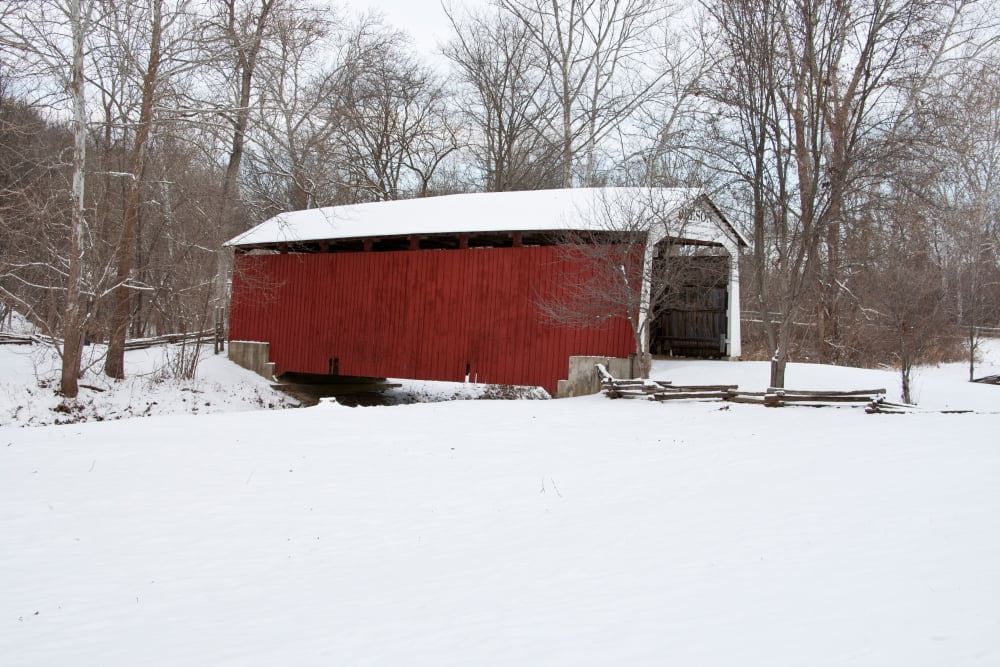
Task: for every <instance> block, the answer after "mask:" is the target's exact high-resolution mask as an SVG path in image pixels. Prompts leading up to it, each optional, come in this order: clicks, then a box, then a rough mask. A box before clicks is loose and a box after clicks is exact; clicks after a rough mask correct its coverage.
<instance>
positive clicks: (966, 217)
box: [920, 57, 1000, 381]
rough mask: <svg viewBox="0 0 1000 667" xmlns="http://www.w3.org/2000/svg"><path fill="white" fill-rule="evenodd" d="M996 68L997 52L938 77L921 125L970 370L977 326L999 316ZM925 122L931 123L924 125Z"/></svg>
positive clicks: (999, 97) (999, 86)
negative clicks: (929, 140) (928, 139)
mask: <svg viewBox="0 0 1000 667" xmlns="http://www.w3.org/2000/svg"><path fill="white" fill-rule="evenodd" d="M998 72H1000V69H998V64H997V61H996V58H995V57H993V58H989V59H987V60H985V61H984V62H982V63H970V67H968V68H967V69H965V70H964V71H962V72H961V73H960V74H959V75H958V76H956V77H953V78H952V79H951V80H949V81H946V82H942V84H941V85H940V86H939V91H938V92H939V94H938V95H935V96H933V97H932V99H931V101H930V103H929V104H927V105H926V106H925V107H924V108H923V112H924V114H925V115H926V119H925V122H924V123H922V124H921V126H920V129H921V130H922V131H924V132H925V133H926V134H925V136H926V135H928V134H929V135H930V136H934V137H936V138H937V139H938V141H937V142H936V143H935V145H934V154H933V155H931V156H926V158H925V159H924V160H923V161H922V164H923V165H928V168H930V169H934V170H935V173H934V179H933V183H934V186H935V187H934V188H933V193H932V194H931V195H930V197H931V198H932V199H933V200H934V201H935V202H936V209H937V212H938V217H939V219H940V220H941V225H940V226H941V229H940V235H941V238H942V239H943V240H944V242H945V243H946V247H945V251H944V254H945V256H946V263H947V267H946V268H947V269H948V274H949V282H950V283H951V289H952V290H953V291H954V297H953V298H954V299H955V300H956V305H957V309H956V310H957V313H956V318H957V320H958V324H959V325H960V327H961V328H962V329H963V330H964V332H965V339H966V344H967V346H968V352H969V380H970V381H971V380H973V379H974V376H975V364H976V352H977V348H978V346H979V335H980V330H981V328H982V327H991V326H995V325H996V324H997V323H998V322H1000V218H998V216H997V210H998V207H1000V75H998ZM927 126H930V127H927Z"/></svg>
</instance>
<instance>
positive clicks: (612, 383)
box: [597, 365, 891, 411]
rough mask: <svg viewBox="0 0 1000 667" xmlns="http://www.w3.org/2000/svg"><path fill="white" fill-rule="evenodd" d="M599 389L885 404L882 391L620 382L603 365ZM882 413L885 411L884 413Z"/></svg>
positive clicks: (761, 401) (622, 393)
mask: <svg viewBox="0 0 1000 667" xmlns="http://www.w3.org/2000/svg"><path fill="white" fill-rule="evenodd" d="M597 369H598V373H599V374H600V376H601V389H602V391H603V392H604V395H605V396H607V397H608V398H645V399H646V400H650V401H671V400H697V401H729V402H732V403H751V404H755V405H763V406H765V407H769V408H780V407H784V406H786V405H801V406H811V407H834V406H836V407H850V406H857V407H871V406H872V405H874V404H879V405H886V407H887V408H888V406H889V405H891V404H885V403H884V400H885V394H886V391H885V389H884V388H879V389H857V390H852V391H833V390H829V391H827V390H819V391H810V390H803V389H785V388H779V387H769V388H768V389H767V391H740V390H739V387H738V386H737V385H734V384H733V385H728V384H706V385H675V384H673V383H671V382H669V381H665V380H621V379H618V378H615V377H612V376H611V374H610V373H608V371H607V369H606V368H604V366H602V365H598V366H597ZM885 411H888V409H887V410H885Z"/></svg>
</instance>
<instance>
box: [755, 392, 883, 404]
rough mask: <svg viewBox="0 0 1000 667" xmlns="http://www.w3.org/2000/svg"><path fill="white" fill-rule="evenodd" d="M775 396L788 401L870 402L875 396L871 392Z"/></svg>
mask: <svg viewBox="0 0 1000 667" xmlns="http://www.w3.org/2000/svg"><path fill="white" fill-rule="evenodd" d="M774 396H775V397H777V398H778V399H779V400H781V401H784V402H787V403H869V402H871V400H872V398H873V396H872V395H871V394H864V395H861V394H858V395H851V396H838V395H826V394H814V395H809V396H805V395H801V396H800V395H797V394H793V395H789V394H774Z"/></svg>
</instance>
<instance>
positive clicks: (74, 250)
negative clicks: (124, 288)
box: [59, 0, 87, 398]
mask: <svg viewBox="0 0 1000 667" xmlns="http://www.w3.org/2000/svg"><path fill="white" fill-rule="evenodd" d="M80 1H81V0H70V20H71V22H72V26H71V28H72V32H73V65H72V67H73V71H72V74H71V81H70V90H71V92H72V96H73V202H72V213H71V219H70V250H69V270H68V273H67V277H66V304H65V313H64V317H63V354H62V376H61V378H60V383H59V390H60V391H61V392H62V394H63V396H65V397H66V398H76V396H77V394H78V393H79V390H80V389H79V386H78V381H79V377H80V357H81V353H82V347H83V319H84V318H83V313H82V312H81V311H80V296H81V292H82V285H83V242H84V238H85V236H84V235H85V233H86V229H85V226H84V217H83V210H84V209H83V205H84V199H83V195H84V171H85V166H86V155H87V124H86V123H87V114H86V108H85V97H84V89H83V87H84V78H83V24H82V13H81V11H80Z"/></svg>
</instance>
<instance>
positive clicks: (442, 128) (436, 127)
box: [339, 33, 456, 201]
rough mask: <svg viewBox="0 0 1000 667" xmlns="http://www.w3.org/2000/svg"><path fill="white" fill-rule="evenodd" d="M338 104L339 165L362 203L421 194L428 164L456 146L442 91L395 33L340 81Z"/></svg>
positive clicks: (429, 174)
mask: <svg viewBox="0 0 1000 667" xmlns="http://www.w3.org/2000/svg"><path fill="white" fill-rule="evenodd" d="M342 105H343V106H342V109H343V112H344V115H343V116H342V119H343V126H342V133H341V134H340V139H339V142H340V145H341V147H342V150H343V158H344V167H345V169H346V170H347V173H348V178H349V179H350V184H351V186H352V187H353V188H354V189H355V190H356V191H357V193H358V197H359V199H361V200H363V201H372V200H392V199H401V198H404V197H405V196H407V195H410V196H412V195H416V194H420V193H421V191H423V192H425V193H426V191H427V187H428V186H427V183H429V181H430V179H431V178H432V177H433V170H434V169H436V167H437V166H438V165H440V163H441V159H442V158H443V157H445V156H447V154H448V153H450V152H452V151H453V150H455V148H456V145H455V144H456V135H455V133H454V131H453V128H452V126H451V121H450V119H449V115H450V110H449V108H448V92H447V90H446V88H445V87H444V85H443V83H442V82H441V81H440V80H439V79H438V77H437V76H436V75H435V74H434V73H433V72H432V71H431V70H430V69H429V68H428V67H426V66H425V65H423V64H422V63H420V62H419V61H418V60H416V59H415V58H414V57H413V55H412V54H411V53H410V52H409V51H408V42H407V40H406V39H405V37H404V36H403V35H401V34H399V33H395V34H392V35H390V38H389V39H386V40H383V41H382V42H381V44H379V47H378V49H376V50H374V51H373V52H372V53H371V57H370V59H369V60H368V61H367V66H366V67H365V68H364V69H361V70H358V71H356V72H354V73H353V75H352V76H351V78H350V80H349V81H347V82H345V87H344V92H343V97H342Z"/></svg>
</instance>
